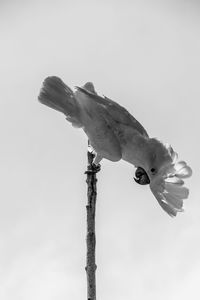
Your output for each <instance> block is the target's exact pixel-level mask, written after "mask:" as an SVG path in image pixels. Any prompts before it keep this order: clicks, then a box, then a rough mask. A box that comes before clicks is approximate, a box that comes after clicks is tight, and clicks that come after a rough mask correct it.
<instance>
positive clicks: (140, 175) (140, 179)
mask: <svg viewBox="0 0 200 300" xmlns="http://www.w3.org/2000/svg"><path fill="white" fill-rule="evenodd" d="M135 176H136V177H134V180H135V182H137V183H138V184H141V185H146V184H149V183H150V180H149V177H148V175H147V173H146V172H145V170H144V169H143V168H141V167H138V168H137V170H136V171H135Z"/></svg>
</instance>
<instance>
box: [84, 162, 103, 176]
mask: <svg viewBox="0 0 200 300" xmlns="http://www.w3.org/2000/svg"><path fill="white" fill-rule="evenodd" d="M100 170H101V165H100V164H98V165H96V164H94V163H92V164H91V165H89V166H88V169H87V171H85V174H91V173H93V174H94V173H98V172H99V171H100Z"/></svg>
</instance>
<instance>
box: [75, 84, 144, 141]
mask: <svg viewBox="0 0 200 300" xmlns="http://www.w3.org/2000/svg"><path fill="white" fill-rule="evenodd" d="M76 88H77V89H78V91H80V92H82V93H84V94H85V95H87V96H89V99H91V101H95V102H96V104H97V105H100V106H102V107H104V109H106V110H107V112H108V114H109V115H110V117H111V118H112V119H113V120H114V121H115V122H116V123H121V124H123V125H126V126H131V127H133V128H134V129H136V130H137V131H138V132H139V133H140V134H141V135H143V136H145V137H148V134H147V132H146V130H145V129H144V127H143V126H142V125H141V124H140V123H139V122H138V121H137V120H136V119H135V118H134V117H133V116H132V115H131V114H130V113H129V112H128V111H127V110H126V109H125V108H124V107H123V106H121V105H119V104H118V103H116V102H115V101H113V100H111V99H109V98H107V97H104V98H103V97H101V96H99V95H97V94H96V93H92V92H91V91H88V90H87V89H85V88H84V87H76Z"/></svg>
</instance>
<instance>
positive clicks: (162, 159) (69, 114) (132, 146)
mask: <svg viewBox="0 0 200 300" xmlns="http://www.w3.org/2000/svg"><path fill="white" fill-rule="evenodd" d="M38 100H39V102H41V103H42V104H44V105H46V106H48V107H50V108H52V109H55V110H57V111H59V112H62V113H63V114H64V115H65V117H66V120H67V121H68V122H70V123H71V124H72V126H73V127H75V128H82V129H83V131H84V132H85V133H86V135H87V137H88V140H89V147H90V149H92V150H91V151H92V152H93V153H94V160H93V164H94V166H99V164H100V162H101V160H102V159H108V160H110V161H113V162H117V161H119V160H121V159H122V160H124V161H126V162H128V163H130V164H131V165H133V166H134V167H135V168H136V171H135V177H134V180H135V181H136V182H137V183H138V184H140V185H149V186H150V190H151V192H152V193H153V195H154V196H155V198H156V199H157V201H158V203H159V204H160V206H161V207H162V208H163V210H164V211H165V212H166V213H167V214H168V215H170V216H171V217H175V216H176V215H177V213H178V212H182V211H184V209H183V200H184V199H186V198H188V196H189V189H188V188H187V187H186V186H185V182H184V180H185V179H186V178H189V177H190V176H191V175H192V169H191V167H189V166H188V165H187V163H186V162H185V161H183V160H179V159H178V154H177V153H176V152H175V151H174V150H173V148H172V146H171V145H170V144H167V143H163V142H161V141H160V140H158V139H157V138H150V137H149V135H148V133H147V131H146V130H145V129H144V127H143V126H142V125H141V124H140V123H139V122H138V121H137V120H136V119H135V118H134V117H133V116H132V114H130V113H129V112H128V111H127V110H126V109H125V108H124V107H123V106H121V105H120V104H118V103H117V102H115V101H113V100H111V99H110V98H108V97H106V96H100V95H98V94H97V92H96V90H95V88H94V85H93V83H92V82H87V83H86V84H85V85H83V86H82V87H79V86H76V87H75V91H73V90H72V89H71V88H70V87H68V86H67V85H66V84H65V83H64V82H63V81H62V80H61V79H60V78H59V77H57V76H50V77H47V78H46V79H45V80H44V82H43V84H42V87H41V90H40V93H39V96H38Z"/></svg>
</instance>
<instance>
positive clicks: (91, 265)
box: [85, 151, 100, 300]
mask: <svg viewBox="0 0 200 300" xmlns="http://www.w3.org/2000/svg"><path fill="white" fill-rule="evenodd" d="M93 159H94V154H93V153H90V152H89V151H88V167H87V171H86V172H85V173H86V174H87V180H86V182H87V187H88V190H87V197H88V203H87V206H86V210H87V237H86V241H87V258H86V267H85V270H86V274H87V300H96V276H95V272H96V268H97V266H96V261H95V246H96V235H95V209H96V196H97V187H96V183H97V179H96V173H97V172H98V171H99V170H100V168H98V167H96V166H95V165H94V164H93Z"/></svg>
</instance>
